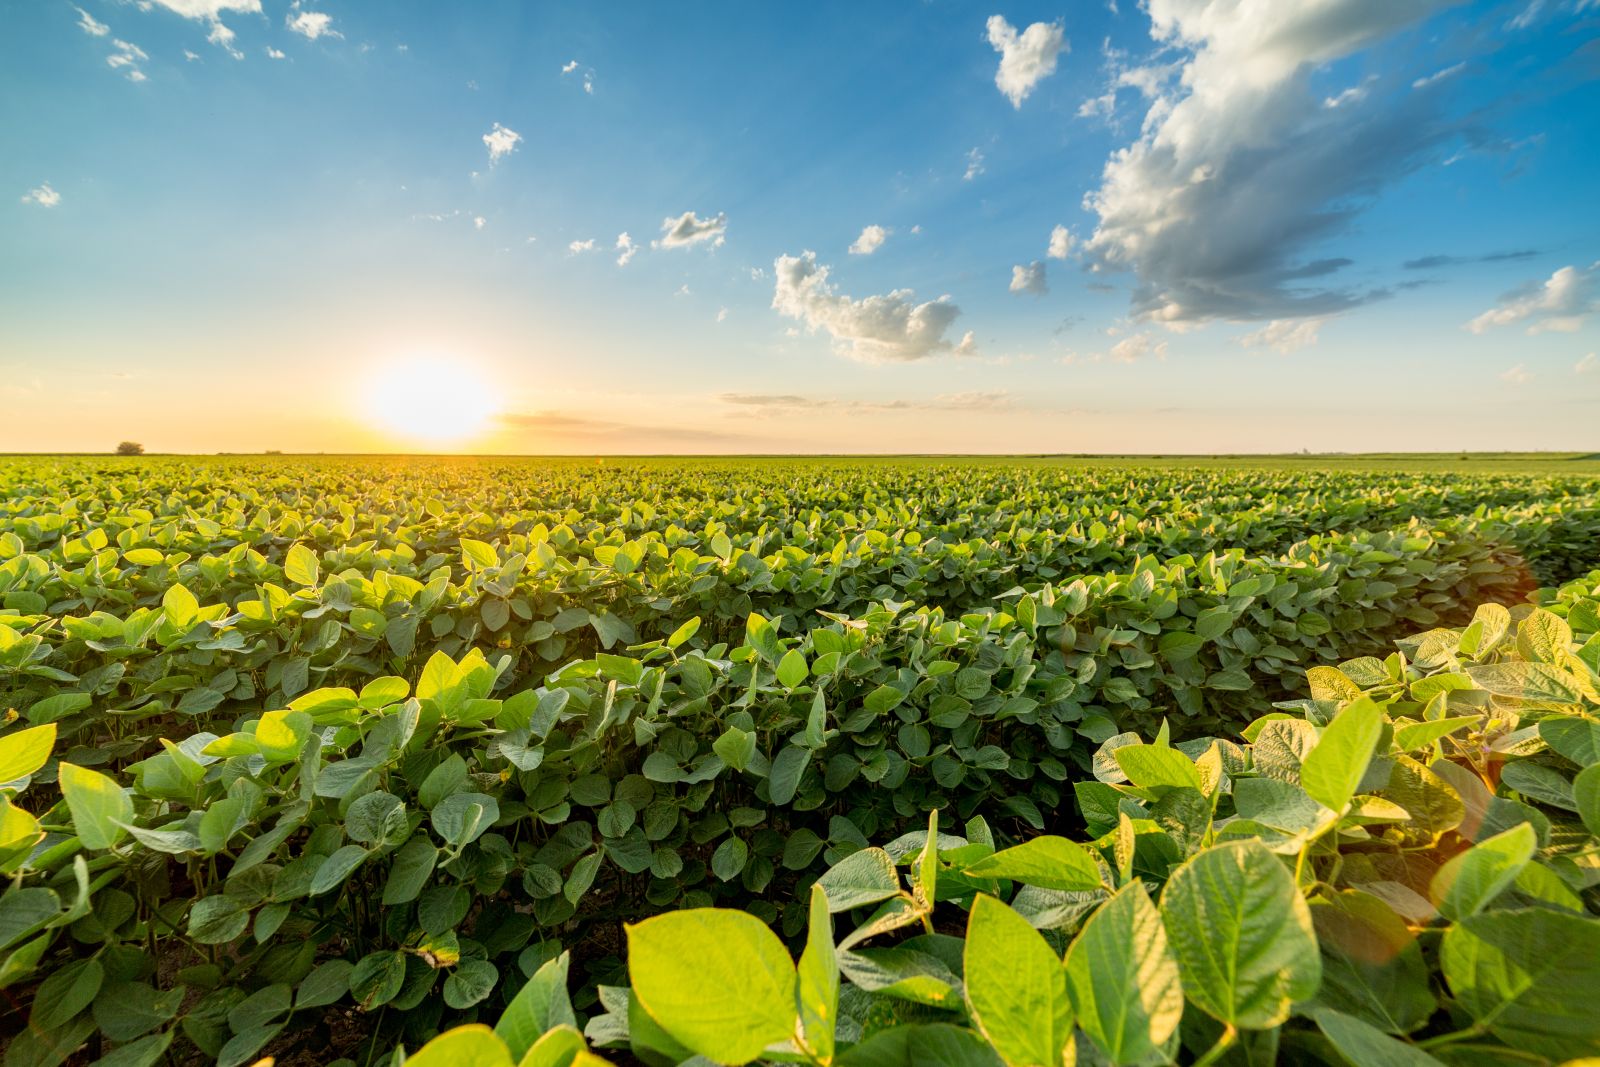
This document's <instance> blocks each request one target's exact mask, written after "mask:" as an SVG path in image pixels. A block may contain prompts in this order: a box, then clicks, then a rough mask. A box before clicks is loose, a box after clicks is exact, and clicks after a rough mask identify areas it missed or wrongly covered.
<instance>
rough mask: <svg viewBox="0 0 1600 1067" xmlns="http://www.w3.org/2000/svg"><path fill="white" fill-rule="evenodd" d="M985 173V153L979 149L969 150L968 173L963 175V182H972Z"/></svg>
mask: <svg viewBox="0 0 1600 1067" xmlns="http://www.w3.org/2000/svg"><path fill="white" fill-rule="evenodd" d="M982 173H983V152H982V151H981V150H979V149H977V148H971V149H968V150H967V171H966V173H965V174H963V175H961V180H962V181H964V182H970V181H971V180H972V179H974V178H976V177H977V176H978V175H980V174H982Z"/></svg>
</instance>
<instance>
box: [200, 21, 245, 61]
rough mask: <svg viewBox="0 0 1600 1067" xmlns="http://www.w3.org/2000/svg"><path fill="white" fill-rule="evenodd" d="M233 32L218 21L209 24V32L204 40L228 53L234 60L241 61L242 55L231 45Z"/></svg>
mask: <svg viewBox="0 0 1600 1067" xmlns="http://www.w3.org/2000/svg"><path fill="white" fill-rule="evenodd" d="M233 38H234V32H233V31H232V30H230V29H228V27H226V26H224V25H223V24H222V23H221V22H220V21H218V22H213V23H212V24H211V32H210V33H208V34H206V40H207V41H209V42H211V43H212V44H214V45H216V46H217V47H218V48H220V49H222V50H223V51H224V52H226V53H228V54H229V55H230V56H232V57H233V58H234V59H243V58H244V53H243V52H241V51H239V50H238V49H237V48H235V47H234V45H233Z"/></svg>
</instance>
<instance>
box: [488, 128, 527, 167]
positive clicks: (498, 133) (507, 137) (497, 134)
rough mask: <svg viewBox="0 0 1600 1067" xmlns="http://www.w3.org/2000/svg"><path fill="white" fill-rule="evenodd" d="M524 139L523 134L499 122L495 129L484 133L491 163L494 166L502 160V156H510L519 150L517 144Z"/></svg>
mask: <svg viewBox="0 0 1600 1067" xmlns="http://www.w3.org/2000/svg"><path fill="white" fill-rule="evenodd" d="M521 140H522V134H520V133H518V132H517V131H516V130H513V129H511V128H509V127H507V126H502V125H500V124H499V123H498V122H497V123H495V124H494V129H492V130H490V131H489V132H488V133H486V134H484V135H483V143H484V145H485V147H487V148H488V149H489V165H490V166H491V167H492V166H494V165H495V164H496V163H498V162H500V158H501V157H502V156H508V155H510V154H511V153H512V152H515V151H516V150H517V144H518V142H520V141H521Z"/></svg>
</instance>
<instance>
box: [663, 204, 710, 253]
mask: <svg viewBox="0 0 1600 1067" xmlns="http://www.w3.org/2000/svg"><path fill="white" fill-rule="evenodd" d="M727 232H728V216H727V215H726V214H724V213H723V212H720V211H719V212H718V213H717V214H716V215H714V216H712V217H711V218H704V219H703V218H701V217H700V216H698V215H696V214H695V213H694V212H693V211H685V212H684V213H683V214H682V215H679V216H678V217H677V218H675V219H674V218H666V219H663V220H662V221H661V238H660V239H659V240H657V241H653V242H651V243H652V244H653V245H655V246H657V247H660V248H688V247H689V246H690V245H697V244H701V243H703V242H706V241H710V242H711V245H712V247H713V248H715V247H718V246H720V245H721V244H722V242H723V240H724V238H725V236H726V234H727Z"/></svg>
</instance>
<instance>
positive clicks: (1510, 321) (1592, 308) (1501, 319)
mask: <svg viewBox="0 0 1600 1067" xmlns="http://www.w3.org/2000/svg"><path fill="white" fill-rule="evenodd" d="M1596 311H1600V261H1597V262H1595V263H1591V264H1590V265H1589V266H1588V267H1584V268H1579V267H1562V268H1561V269H1560V270H1558V271H1556V272H1555V273H1554V274H1552V275H1550V277H1549V278H1547V279H1546V280H1545V281H1544V282H1543V283H1542V284H1541V283H1537V282H1534V283H1530V284H1528V285H1525V286H1523V287H1522V288H1520V289H1518V290H1515V291H1514V292H1510V293H1507V294H1506V295H1505V296H1504V297H1502V298H1501V300H1500V303H1499V304H1497V305H1495V306H1494V307H1492V308H1490V309H1489V310H1488V311H1485V312H1484V313H1483V314H1481V315H1479V316H1478V317H1477V318H1475V319H1473V320H1472V321H1471V322H1469V323H1467V329H1469V330H1471V331H1472V332H1473V333H1484V332H1486V331H1488V330H1491V329H1493V328H1495V327H1496V326H1511V325H1514V324H1516V323H1519V322H1526V323H1527V324H1528V332H1529V333H1530V334H1534V333H1545V332H1547V331H1550V332H1555V333H1572V332H1574V331H1575V330H1577V329H1578V328H1579V327H1580V326H1582V325H1583V321H1584V319H1586V318H1588V317H1589V316H1590V315H1592V314H1594V313H1595V312H1596Z"/></svg>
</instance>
